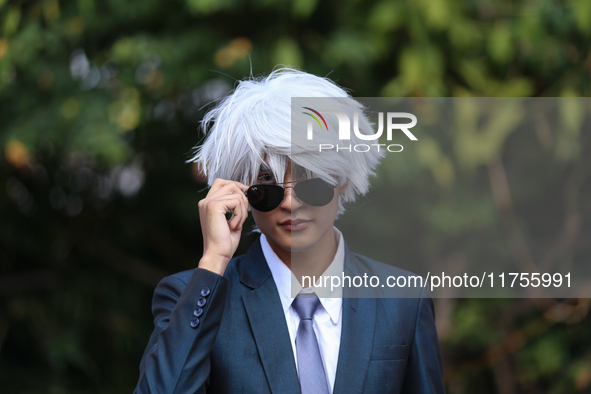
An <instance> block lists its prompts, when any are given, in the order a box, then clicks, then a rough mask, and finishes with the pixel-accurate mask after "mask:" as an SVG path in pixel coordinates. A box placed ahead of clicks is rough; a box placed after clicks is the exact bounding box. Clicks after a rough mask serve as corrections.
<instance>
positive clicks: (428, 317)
mask: <svg viewBox="0 0 591 394" xmlns="http://www.w3.org/2000/svg"><path fill="white" fill-rule="evenodd" d="M402 392H403V393H409V394H410V393H413V394H414V393H421V394H431V393H433V394H440V393H441V394H443V393H445V388H444V386H443V368H442V362H441V352H440V350H439V341H438V339H437V329H436V328H435V308H434V305H433V299H432V298H431V295H430V294H422V295H421V298H420V299H419V305H418V312H417V320H416V325H415V334H414V340H413V345H412V348H411V353H410V356H409V360H408V365H407V367H406V375H405V377H404V383H403V386H402Z"/></svg>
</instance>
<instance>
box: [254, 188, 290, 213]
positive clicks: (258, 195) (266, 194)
mask: <svg viewBox="0 0 591 394" xmlns="http://www.w3.org/2000/svg"><path fill="white" fill-rule="evenodd" d="M246 196H247V197H248V202H249V203H250V206H251V207H253V208H254V209H256V210H257V211H261V212H269V211H272V210H274V209H275V208H277V207H278V206H279V205H280V204H281V201H283V196H284V191H283V188H282V187H281V186H278V185H254V186H251V187H249V188H248V191H247V192H246Z"/></svg>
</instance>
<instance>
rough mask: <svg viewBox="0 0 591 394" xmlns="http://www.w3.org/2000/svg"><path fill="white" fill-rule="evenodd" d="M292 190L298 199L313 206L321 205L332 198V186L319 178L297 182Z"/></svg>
mask: <svg viewBox="0 0 591 394" xmlns="http://www.w3.org/2000/svg"><path fill="white" fill-rule="evenodd" d="M294 190H295V193H296V196H297V198H298V199H299V200H301V201H302V202H303V203H305V204H308V205H311V206H313V207H323V206H325V205H327V204H328V203H330V202H331V201H332V199H333V198H334V187H332V186H331V185H329V184H328V183H326V182H324V181H323V180H322V179H320V178H314V179H308V180H305V181H301V182H298V183H297V184H296V185H295V186H294Z"/></svg>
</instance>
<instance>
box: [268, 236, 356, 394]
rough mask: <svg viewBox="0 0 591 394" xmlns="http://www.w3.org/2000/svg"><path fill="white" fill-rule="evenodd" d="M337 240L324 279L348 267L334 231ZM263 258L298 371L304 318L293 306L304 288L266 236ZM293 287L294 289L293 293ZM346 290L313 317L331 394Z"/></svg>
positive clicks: (324, 303)
mask: <svg viewBox="0 0 591 394" xmlns="http://www.w3.org/2000/svg"><path fill="white" fill-rule="evenodd" d="M334 231H335V238H336V241H337V243H338V247H337V252H336V254H335V256H334V259H333V261H332V263H331V264H330V265H329V266H328V268H327V269H326V271H324V273H323V274H322V275H336V276H339V277H340V276H341V274H342V272H343V267H344V264H345V247H344V242H343V235H342V234H341V232H340V231H339V230H337V229H336V227H335V228H334ZM260 242H261V247H262V249H263V255H264V256H265V259H266V260H267V264H268V265H269V269H270V270H271V274H272V275H273V280H274V281H275V285H276V286H277V291H278V292H279V298H280V299H281V305H282V306H283V312H284V313H285V320H286V322H287V328H288V330H289V337H290V339H291V347H292V349H293V354H294V357H295V363H296V368H297V365H298V357H297V353H296V344H295V339H296V334H297V331H298V326H299V324H300V317H299V315H298V314H297V312H296V311H295V310H294V309H293V307H292V306H291V303H292V302H293V297H292V296H291V295H292V294H298V293H299V292H300V291H301V290H302V287H301V285H300V283H299V282H298V280H297V279H296V278H295V276H294V275H293V274H292V272H291V270H290V269H289V268H287V266H286V265H285V264H284V263H283V261H281V259H279V257H278V256H277V254H275V252H274V251H273V249H272V248H271V245H269V242H268V241H267V238H266V237H265V235H264V234H262V235H261V238H260ZM292 287H293V289H292ZM314 291H315V290H314V287H308V288H306V289H303V292H314ZM317 294H327V289H326V288H323V289H322V291H318V292H317ZM342 294H343V289H342V287H338V288H335V289H334V290H333V291H332V292H331V293H330V295H331V298H320V304H321V306H319V307H318V309H317V310H316V312H315V313H314V317H313V326H314V332H315V333H316V338H318V346H319V347H320V354H321V356H322V361H323V362H324V368H325V371H326V375H327V376H326V377H327V379H328V383H329V386H330V392H331V393H332V392H333V388H334V382H335V377H336V373H337V363H338V359H339V348H340V345H341V328H342V314H341V309H342V305H343V298H342Z"/></svg>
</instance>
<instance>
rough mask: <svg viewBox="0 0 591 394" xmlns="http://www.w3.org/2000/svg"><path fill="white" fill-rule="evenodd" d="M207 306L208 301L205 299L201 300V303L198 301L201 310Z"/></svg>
mask: <svg viewBox="0 0 591 394" xmlns="http://www.w3.org/2000/svg"><path fill="white" fill-rule="evenodd" d="M205 304H207V300H206V299H205V298H203V297H202V298H200V299H199V301H197V306H198V307H200V308H203V307H204V306H205Z"/></svg>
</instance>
